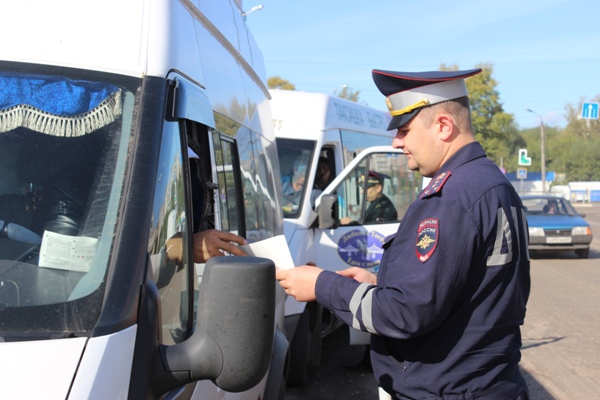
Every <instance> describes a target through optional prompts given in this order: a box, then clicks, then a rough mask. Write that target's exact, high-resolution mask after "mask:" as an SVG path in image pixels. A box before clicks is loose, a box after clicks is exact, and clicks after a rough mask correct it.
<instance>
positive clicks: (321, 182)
mask: <svg viewBox="0 0 600 400" xmlns="http://www.w3.org/2000/svg"><path fill="white" fill-rule="evenodd" d="M330 178H331V167H330V166H329V160H328V159H327V157H322V156H321V157H319V161H318V162H317V173H316V175H315V184H314V185H313V189H312V192H311V193H310V204H311V205H312V208H315V203H316V201H317V198H318V197H319V196H320V195H321V193H323V190H325V188H326V187H327V186H328V185H329V181H330Z"/></svg>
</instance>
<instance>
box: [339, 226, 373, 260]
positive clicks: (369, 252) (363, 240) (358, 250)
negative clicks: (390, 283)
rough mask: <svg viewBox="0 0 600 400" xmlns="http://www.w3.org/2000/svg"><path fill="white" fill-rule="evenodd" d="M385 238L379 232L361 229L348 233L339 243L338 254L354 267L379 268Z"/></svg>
mask: <svg viewBox="0 0 600 400" xmlns="http://www.w3.org/2000/svg"><path fill="white" fill-rule="evenodd" d="M384 240H385V236H384V235H382V234H381V233H379V232H375V231H373V232H364V231H361V230H359V229H355V230H352V231H350V232H348V233H346V234H345V235H344V236H342V237H341V238H340V240H339V241H338V254H339V256H340V258H341V259H342V260H344V262H345V263H346V264H348V265H350V266H352V267H360V268H376V269H378V268H379V264H380V263H381V257H382V256H383V241H384Z"/></svg>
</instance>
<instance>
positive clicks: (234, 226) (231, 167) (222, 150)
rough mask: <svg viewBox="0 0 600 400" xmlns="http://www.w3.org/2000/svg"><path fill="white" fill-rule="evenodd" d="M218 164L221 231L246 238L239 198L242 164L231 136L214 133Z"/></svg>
mask: <svg viewBox="0 0 600 400" xmlns="http://www.w3.org/2000/svg"><path fill="white" fill-rule="evenodd" d="M213 141H214V146H215V153H216V154H217V156H216V162H217V183H218V185H219V190H218V197H219V202H218V203H219V206H220V207H219V208H220V210H219V214H220V218H221V229H223V230H225V231H229V232H233V233H235V234H238V235H240V236H245V222H244V221H243V219H242V217H243V215H244V212H243V209H241V207H240V205H239V204H238V201H240V199H241V198H242V196H241V194H240V196H237V193H238V192H239V190H240V188H241V187H242V184H241V181H240V176H239V172H238V171H240V162H239V158H238V151H237V146H236V143H235V141H234V140H233V139H232V138H230V137H229V136H225V135H221V134H219V133H218V132H214V133H213Z"/></svg>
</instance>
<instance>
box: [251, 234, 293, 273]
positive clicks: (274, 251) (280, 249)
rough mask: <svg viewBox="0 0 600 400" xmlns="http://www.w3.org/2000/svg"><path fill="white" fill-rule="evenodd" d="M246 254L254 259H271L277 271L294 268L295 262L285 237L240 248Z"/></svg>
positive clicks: (277, 237) (280, 236) (279, 236)
mask: <svg viewBox="0 0 600 400" xmlns="http://www.w3.org/2000/svg"><path fill="white" fill-rule="evenodd" d="M240 249H242V250H244V252H245V253H246V254H248V255H249V256H254V257H263V258H270V259H271V260H273V262H274V263H275V268H276V269H290V268H294V260H292V255H291V254H290V248H289V247H288V244H287V242H286V240H285V236H283V235H278V236H275V237H272V238H269V239H265V240H261V241H260V242H255V243H250V244H245V245H243V246H240Z"/></svg>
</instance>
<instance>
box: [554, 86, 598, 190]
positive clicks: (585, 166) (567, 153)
mask: <svg viewBox="0 0 600 400" xmlns="http://www.w3.org/2000/svg"><path fill="white" fill-rule="evenodd" d="M592 101H595V102H600V96H596V98H595V99H593V100H592ZM582 106H583V100H581V101H580V102H579V104H578V105H577V106H573V105H571V104H567V105H566V107H565V110H566V115H565V116H566V119H567V126H565V128H564V129H562V130H560V131H559V132H557V134H556V136H555V137H554V138H552V137H551V138H550V140H545V143H546V144H547V145H546V148H547V151H546V153H547V154H550V155H551V156H550V157H551V158H550V161H549V162H547V165H548V170H550V171H555V172H558V173H561V174H564V175H565V178H566V181H567V182H575V181H598V180H600V157H598V154H600V121H598V120H588V119H580V118H579V115H580V114H581V107H582Z"/></svg>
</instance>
